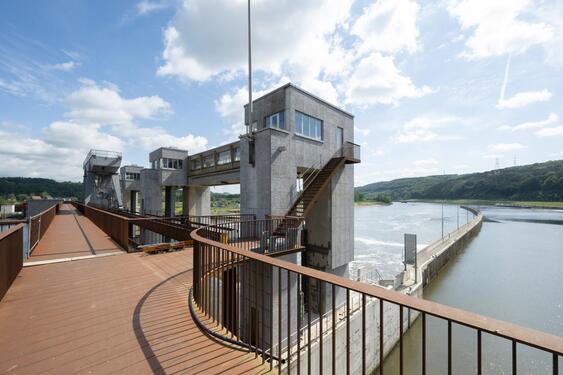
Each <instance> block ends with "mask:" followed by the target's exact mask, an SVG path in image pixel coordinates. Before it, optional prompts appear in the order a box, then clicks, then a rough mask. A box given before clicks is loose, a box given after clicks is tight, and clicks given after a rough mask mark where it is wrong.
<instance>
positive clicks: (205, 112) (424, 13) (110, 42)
mask: <svg viewBox="0 0 563 375" xmlns="http://www.w3.org/2000/svg"><path fill="white" fill-rule="evenodd" d="M245 7H246V0H205V1H195V0H193V1H192V0H190V1H188V0H186V1H173V0H162V1H158V0H150V1H149V0H144V1H140V0H137V1H119V2H115V1H78V0H76V1H68V0H67V1H54V0H51V1H37V2H33V4H32V5H31V3H29V2H23V1H3V2H2V3H1V4H0V160H1V162H0V175H2V176H38V177H49V178H54V179H57V180H73V181H79V180H81V176H82V171H81V165H82V161H83V158H84V156H85V155H86V153H87V151H88V150H89V149H90V148H100V149H112V150H118V151H122V152H123V154H124V161H125V162H126V163H136V164H140V165H147V161H148V152H150V151H151V150H153V149H155V148H157V147H159V146H175V147H182V148H186V149H188V150H189V151H190V152H197V151H201V150H203V149H205V148H209V147H213V146H216V145H219V144H222V143H225V142H228V141H232V140H235V139H236V138H237V136H238V134H240V132H241V129H242V106H243V105H244V103H245V100H246V98H247V91H246V56H247V55H246V54H247V50H246V27H245V22H246V19H245V12H246V8H245ZM253 16H254V17H253V27H254V40H253V43H254V52H255V54H254V64H255V67H256V71H255V95H259V94H261V93H264V92H267V91H268V90H270V89H272V88H274V87H277V86H279V85H281V84H283V83H285V82H288V81H292V82H294V83H295V84H297V85H300V86H302V87H304V88H305V89H307V90H309V91H311V92H313V93H315V94H317V95H319V96H321V97H323V98H325V99H326V100H328V101H330V102H333V103H335V104H336V105H339V106H341V107H343V108H345V109H346V110H347V111H350V112H352V113H354V114H355V116H356V117H355V125H356V128H357V129H356V133H355V138H356V142H357V143H360V144H361V145H362V163H361V165H359V166H358V167H357V169H356V185H363V184H366V183H369V182H375V181H381V180H388V179H392V178H398V177H411V176H422V175H429V174H441V173H444V172H445V173H466V172H472V171H483V170H490V169H493V168H494V167H495V164H496V161H497V160H498V163H499V164H500V166H501V167H504V166H511V165H513V164H514V163H515V162H516V164H519V165H520V164H528V163H533V162H539V161H546V160H555V159H563V121H562V120H561V116H563V113H562V104H563V99H562V95H563V74H562V73H563V48H562V47H563V4H562V3H561V2H556V1H553V2H549V1H532V0H528V1H526V0H511V1H494V2H491V1H484V0H471V1H470V0H452V1H419V2H416V1H413V0H392V1H391V0H378V1H373V0H369V1H367V0H356V1H354V0H339V1H331V0H304V1H300V2H295V1H290V0H285V1H283V0H278V1H274V0H255V1H253Z"/></svg>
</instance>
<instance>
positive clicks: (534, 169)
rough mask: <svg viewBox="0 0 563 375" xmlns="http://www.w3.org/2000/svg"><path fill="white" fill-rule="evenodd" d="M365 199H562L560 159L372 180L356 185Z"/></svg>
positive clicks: (561, 167) (562, 187)
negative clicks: (380, 197)
mask: <svg viewBox="0 0 563 375" xmlns="http://www.w3.org/2000/svg"><path fill="white" fill-rule="evenodd" d="M356 191H357V192H359V193H362V194H364V196H365V197H366V199H370V198H372V197H377V196H378V195H379V194H384V195H389V196H390V197H391V198H392V199H393V200H395V201H397V200H408V199H482V200H508V201H510V200H514V201H543V202H559V201H563V160H559V161H549V162H545V163H536V164H530V165H524V166H517V167H510V168H504V169H497V170H493V171H488V172H482V173H471V174H462V175H437V176H428V177H416V178H401V179H396V180H392V181H385V182H376V183H372V184H368V185H365V186H361V187H358V188H356Z"/></svg>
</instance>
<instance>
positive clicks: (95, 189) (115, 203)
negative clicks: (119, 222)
mask: <svg viewBox="0 0 563 375" xmlns="http://www.w3.org/2000/svg"><path fill="white" fill-rule="evenodd" d="M82 166H83V168H84V184H83V185H84V203H85V204H93V205H96V206H100V207H107V208H120V207H122V206H123V198H122V196H121V186H120V183H119V175H118V171H119V167H120V166H121V153H120V152H114V151H104V150H90V152H89V153H88V155H86V159H84V163H83V164H82Z"/></svg>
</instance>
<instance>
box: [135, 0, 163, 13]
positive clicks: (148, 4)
mask: <svg viewBox="0 0 563 375" xmlns="http://www.w3.org/2000/svg"><path fill="white" fill-rule="evenodd" d="M169 6H170V4H169V2H166V1H150V0H143V1H141V2H138V3H137V14H138V15H139V16H143V15H145V14H148V13H152V12H155V11H158V10H162V9H166V8H168V7H169Z"/></svg>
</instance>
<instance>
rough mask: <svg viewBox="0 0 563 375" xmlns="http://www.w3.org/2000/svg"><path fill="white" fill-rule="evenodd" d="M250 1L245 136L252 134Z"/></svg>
mask: <svg viewBox="0 0 563 375" xmlns="http://www.w3.org/2000/svg"><path fill="white" fill-rule="evenodd" d="M250 16H251V14H250V0H248V125H247V127H246V132H247V134H250V133H251V132H252V23H251V17H250Z"/></svg>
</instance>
